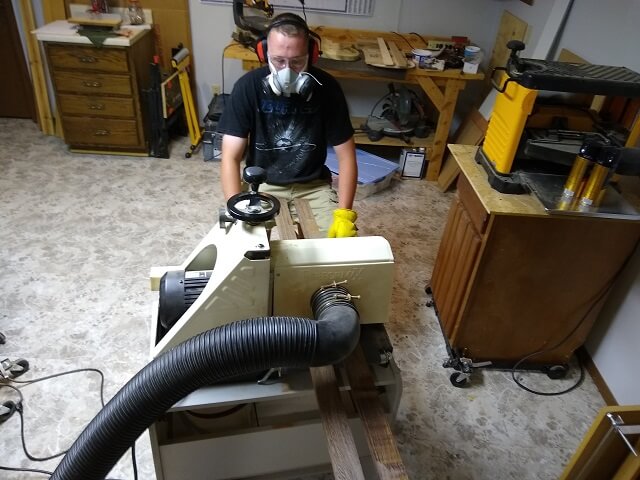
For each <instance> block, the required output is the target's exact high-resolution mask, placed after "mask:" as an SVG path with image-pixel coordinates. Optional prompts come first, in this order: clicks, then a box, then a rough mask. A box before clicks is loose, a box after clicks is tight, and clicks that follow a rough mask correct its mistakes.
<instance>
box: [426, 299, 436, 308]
mask: <svg viewBox="0 0 640 480" xmlns="http://www.w3.org/2000/svg"><path fill="white" fill-rule="evenodd" d="M425 305H426V306H427V307H429V308H431V307H433V306H434V305H435V304H434V303H433V300H429V301H428V302H427V303H425Z"/></svg>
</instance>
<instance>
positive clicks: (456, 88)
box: [420, 78, 465, 181]
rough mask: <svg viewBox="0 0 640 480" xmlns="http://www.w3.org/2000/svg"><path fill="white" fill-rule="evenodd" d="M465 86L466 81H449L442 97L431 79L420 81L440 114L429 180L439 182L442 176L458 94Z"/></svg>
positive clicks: (428, 169) (429, 169)
mask: <svg viewBox="0 0 640 480" xmlns="http://www.w3.org/2000/svg"><path fill="white" fill-rule="evenodd" d="M464 84H465V82H464V80H457V79H447V83H446V84H445V88H444V95H441V94H440V91H439V89H438V88H437V87H436V86H435V84H434V82H433V80H431V79H429V78H427V79H424V80H423V79H421V80H420V86H421V87H422V89H423V90H424V91H425V93H426V94H427V96H429V98H430V99H432V100H435V101H434V102H433V103H434V105H435V106H436V108H437V109H438V111H439V112H440V115H439V116H438V125H437V127H436V133H435V135H434V141H433V147H432V149H431V157H430V158H428V161H429V165H428V167H427V180H431V181H436V180H438V175H440V167H441V166H442V158H443V157H444V152H445V149H446V147H447V140H448V138H449V130H450V129H451V122H452V120H453V113H454V111H455V108H456V102H457V100H458V93H459V92H460V90H462V89H463V88H464ZM434 87H435V89H434Z"/></svg>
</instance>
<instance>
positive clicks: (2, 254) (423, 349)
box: [0, 119, 604, 480]
mask: <svg viewBox="0 0 640 480" xmlns="http://www.w3.org/2000/svg"><path fill="white" fill-rule="evenodd" d="M185 146H186V140H180V141H178V142H174V143H172V156H171V158H170V159H157V158H145V157H125V156H99V155H85V154H72V153H69V152H68V150H67V147H66V146H65V145H64V143H63V142H62V141H61V140H60V139H58V138H55V137H46V136H43V135H42V134H41V133H40V132H39V131H38V129H37V127H36V126H35V125H34V124H33V123H32V122H31V121H27V120H14V119H0V212H1V215H0V331H1V332H4V334H5V335H6V336H7V343H6V344H5V345H1V346H0V357H1V358H6V357H8V358H12V359H15V358H25V359H27V360H28V361H29V362H30V365H31V370H30V371H29V372H28V373H26V374H25V375H24V376H23V377H21V378H22V379H24V380H27V379H31V378H39V377H43V376H47V375H51V374H54V373H58V372H64V371H68V370H71V369H78V368H98V369H100V370H102V371H103V372H104V375H105V386H104V388H105V397H106V398H107V399H109V398H110V397H111V396H113V395H114V394H115V393H116V392H117V391H118V389H120V388H121V387H122V385H124V383H125V382H126V381H127V380H128V379H129V378H131V376H132V375H134V374H135V372H136V371H138V370H139V369H140V368H141V367H142V366H144V365H145V364H146V363H147V361H148V358H149V329H150V322H151V317H152V306H153V301H154V299H155V295H154V293H153V292H151V291H150V290H149V285H148V273H149V268H150V267H152V266H157V265H175V264H179V263H181V262H182V261H183V259H184V258H185V257H186V255H188V254H189V253H190V252H191V251H192V249H193V248H194V247H195V245H196V244H197V243H198V242H199V241H200V239H201V238H202V237H203V236H204V235H205V233H206V232H207V231H208V230H209V229H210V228H211V227H212V226H213V224H214V222H215V221H216V218H217V212H218V208H219V207H220V206H221V205H222V196H221V192H220V188H219V164H218V163H216V162H203V161H202V157H201V154H197V155H195V156H194V157H193V158H191V159H189V160H186V159H185V158H184V156H183V154H184V151H185ZM454 195H455V193H451V192H450V193H445V194H443V193H441V192H440V191H439V190H438V188H437V186H436V185H434V184H433V183H427V182H422V181H416V180H400V179H398V180H394V181H393V182H392V184H391V186H390V187H389V188H388V189H386V190H384V191H382V192H379V193H377V194H375V195H373V196H371V197H368V198H366V199H364V200H361V201H358V202H357V203H356V205H355V207H354V208H355V209H356V210H357V211H358V213H359V219H358V225H359V228H360V233H361V235H382V236H384V237H386V238H387V239H388V240H389V242H390V243H391V246H392V249H393V253H394V257H395V261H396V273H395V279H394V282H395V283H394V289H393V305H392V315H391V318H390V319H389V323H388V326H387V329H388V332H389V334H390V337H391V340H392V342H393V344H394V347H395V351H394V356H395V359H396V361H397V363H398V365H399V367H400V369H401V371H402V375H403V381H404V393H403V398H402V401H401V405H400V411H399V414H398V419H397V422H396V434H397V441H398V444H399V448H400V451H401V453H402V457H403V459H404V462H405V465H406V468H407V470H408V472H409V474H410V477H411V478H414V479H454V480H466V479H474V480H478V479H487V480H489V479H491V480H493V479H497V478H500V479H518V480H529V479H531V480H533V479H549V480H551V479H555V478H557V477H558V475H559V474H560V472H561V471H562V468H563V466H564V465H565V464H566V462H567V461H568V459H569V457H570V455H571V454H572V452H573V451H574V450H575V448H576V446H577V445H578V443H579V441H580V439H581V438H582V436H583V435H584V433H585V432H586V430H587V428H588V427H589V425H590V423H591V421H592V419H593V417H594V416H595V414H596V412H597V411H598V410H599V409H600V408H601V407H602V406H604V401H603V399H602V397H601V396H600V394H599V393H598V391H597V389H596V388H595V386H594V384H593V382H592V381H591V379H590V378H589V377H588V375H587V378H586V380H585V381H584V383H583V384H582V385H581V386H580V387H579V388H578V389H576V390H575V391H573V392H571V393H569V394H567V395H563V396H559V397H553V396H552V397H542V396H537V395H532V394H530V393H527V392H525V391H524V390H522V389H520V388H519V387H518V386H517V385H516V384H515V383H514V382H513V381H512V379H511V376H510V373H509V372H503V371H495V370H484V371H478V372H477V373H475V374H474V377H473V383H472V385H471V386H470V387H469V388H467V389H457V388H454V387H452V386H451V384H450V382H449V375H450V373H451V371H450V370H447V369H444V368H443V367H442V361H443V360H444V359H445V358H446V350H445V342H444V339H443V337H442V334H441V331H440V328H439V325H438V321H437V319H436V317H435V315H434V311H433V309H431V308H428V307H427V306H425V303H426V300H427V299H426V297H425V294H424V286H425V284H426V282H427V281H428V279H429V278H430V275H431V271H432V268H433V263H434V261H435V257H436V253H437V250H438V245H439V240H440V237H441V235H442V230H443V225H444V222H445V220H446V215H447V211H448V209H449V204H450V202H451V200H452V198H453V197H454ZM518 376H519V377H520V378H522V379H523V382H525V383H526V384H527V385H528V386H529V387H532V388H535V389H539V390H554V391H557V390H562V389H564V388H566V387H567V386H569V385H571V384H572V383H573V382H574V381H575V380H576V378H577V376H578V372H577V369H572V370H571V372H570V374H569V376H568V377H567V378H566V379H564V380H556V381H551V380H549V379H548V378H547V377H546V376H545V375H543V374H538V373H531V372H527V373H518ZM99 387H100V383H99V378H98V376H97V375H96V374H95V373H91V372H89V373H86V372H85V373H77V374H72V375H66V376H62V377H58V378H56V379H53V380H48V381H43V382H39V383H35V384H33V385H26V386H21V388H20V390H21V392H22V394H23V395H24V422H25V426H24V434H25V439H26V440H25V441H26V445H27V448H28V450H29V451H30V453H31V454H32V455H34V456H38V457H44V456H48V455H52V454H55V453H56V452H60V451H61V450H64V449H65V448H68V447H69V445H70V444H71V442H72V441H73V440H74V439H75V438H76V437H77V436H78V434H79V433H80V432H81V430H82V429H83V427H84V426H85V425H86V423H87V422H88V421H89V420H90V419H91V418H92V417H93V416H94V415H95V414H96V413H97V412H98V411H99V409H100V398H99ZM7 399H17V394H16V393H15V392H13V391H11V390H10V389H8V388H6V387H5V388H0V401H6V400H7ZM0 452H2V454H1V457H0V466H13V467H19V468H35V469H41V470H45V471H51V470H53V469H54V468H55V466H56V465H57V463H58V462H59V460H60V457H58V458H56V459H52V460H49V461H46V462H34V461H30V460H28V459H27V458H26V457H25V455H24V453H23V451H22V447H21V444H20V421H19V417H18V416H14V417H12V418H11V419H9V420H8V421H7V422H5V423H3V424H0ZM137 453H138V460H137V463H138V470H139V478H140V479H153V478H155V474H154V467H153V462H152V460H151V455H150V449H149V441H148V436H147V435H146V434H145V435H143V436H142V437H141V438H140V439H139V440H138V442H137ZM0 477H1V478H3V479H8V480H16V479H32V478H33V479H35V478H42V477H43V475H42V474H36V473H26V472H23V473H15V472H7V471H2V473H0ZM111 477H112V478H124V479H129V478H133V477H132V469H131V460H130V456H129V455H126V456H125V457H123V458H122V459H121V461H120V462H119V463H118V464H117V466H116V467H115V469H114V470H113V472H112V474H111ZM184 478H185V479H186V478H189V476H188V472H185V477H184ZM324 478H331V475H326V476H325V477H324Z"/></svg>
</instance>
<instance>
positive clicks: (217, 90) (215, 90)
mask: <svg viewBox="0 0 640 480" xmlns="http://www.w3.org/2000/svg"><path fill="white" fill-rule="evenodd" d="M220 93H221V92H220V85H218V84H217V83H214V84H213V85H211V94H212V95H220Z"/></svg>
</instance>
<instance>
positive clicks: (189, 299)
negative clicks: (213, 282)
mask: <svg viewBox="0 0 640 480" xmlns="http://www.w3.org/2000/svg"><path fill="white" fill-rule="evenodd" d="M211 272H212V271H211V270H202V271H187V272H185V271H184V270H170V271H168V272H166V273H165V274H164V275H163V276H162V278H161V279H160V300H159V305H158V321H159V322H160V324H161V325H162V326H163V327H164V328H165V329H166V330H169V329H170V328H171V327H172V326H173V325H174V324H175V323H176V322H177V321H178V320H180V317H182V315H184V313H185V312H186V311H187V310H188V309H189V307H190V306H191V305H193V302H195V301H196V299H197V298H198V297H199V296H200V294H201V293H202V291H203V290H204V287H205V286H206V285H207V282H208V281H209V278H211Z"/></svg>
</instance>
